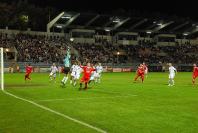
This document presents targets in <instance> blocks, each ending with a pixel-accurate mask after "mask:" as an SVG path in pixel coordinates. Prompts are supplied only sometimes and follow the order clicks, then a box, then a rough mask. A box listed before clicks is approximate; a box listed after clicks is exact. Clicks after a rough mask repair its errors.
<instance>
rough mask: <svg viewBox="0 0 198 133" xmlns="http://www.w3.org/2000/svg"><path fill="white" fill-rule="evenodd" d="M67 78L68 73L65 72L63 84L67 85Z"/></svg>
mask: <svg viewBox="0 0 198 133" xmlns="http://www.w3.org/2000/svg"><path fill="white" fill-rule="evenodd" d="M67 80H68V74H65V76H64V77H63V79H62V81H61V83H62V84H63V85H65V84H66V83H67Z"/></svg>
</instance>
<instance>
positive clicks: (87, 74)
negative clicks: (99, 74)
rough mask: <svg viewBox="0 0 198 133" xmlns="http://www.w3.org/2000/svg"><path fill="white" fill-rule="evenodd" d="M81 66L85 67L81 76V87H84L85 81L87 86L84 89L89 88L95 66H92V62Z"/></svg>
mask: <svg viewBox="0 0 198 133" xmlns="http://www.w3.org/2000/svg"><path fill="white" fill-rule="evenodd" d="M80 67H81V68H82V69H83V77H82V78H81V81H80V89H79V90H81V89H82V83H85V87H84V90H86V89H87V84H88V82H89V80H90V77H91V74H92V72H93V71H95V69H94V68H92V67H91V64H90V63H87V66H81V65H80Z"/></svg>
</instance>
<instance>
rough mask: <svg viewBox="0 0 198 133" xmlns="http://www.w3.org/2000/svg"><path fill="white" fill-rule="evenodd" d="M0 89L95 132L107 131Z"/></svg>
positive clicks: (104, 132)
mask: <svg viewBox="0 0 198 133" xmlns="http://www.w3.org/2000/svg"><path fill="white" fill-rule="evenodd" d="M2 91H3V92H4V93H5V94H7V95H9V96H12V97H14V98H16V99H20V100H22V101H25V102H28V103H30V104H32V105H35V106H37V107H39V108H41V109H43V110H46V111H49V112H51V113H54V114H56V115H58V116H61V117H63V118H66V119H69V120H71V121H73V122H75V123H78V124H80V125H83V126H85V127H88V128H91V129H93V130H95V131H97V132H100V133H107V131H105V130H103V129H100V128H98V127H95V126H92V125H90V124H88V123H86V122H83V121H80V120H77V119H75V118H72V117H70V116H68V115H65V114H62V113H60V112H57V111H55V110H52V109H50V108H48V107H45V106H43V105H40V104H38V103H36V102H33V101H30V100H27V99H24V98H21V97H19V96H16V95H14V94H12V93H9V92H7V91H5V90H2Z"/></svg>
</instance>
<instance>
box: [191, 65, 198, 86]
mask: <svg viewBox="0 0 198 133" xmlns="http://www.w3.org/2000/svg"><path fill="white" fill-rule="evenodd" d="M197 77H198V67H197V65H196V64H193V75H192V82H193V85H194V84H195V79H196V78H197Z"/></svg>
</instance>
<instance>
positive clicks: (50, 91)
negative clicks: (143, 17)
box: [0, 73, 198, 133]
mask: <svg viewBox="0 0 198 133" xmlns="http://www.w3.org/2000/svg"><path fill="white" fill-rule="evenodd" d="M134 74H135V73H106V74H103V77H102V83H101V84H96V85H94V86H93V87H92V88H90V89H89V90H87V91H78V87H72V86H71V85H69V84H68V85H67V86H66V87H65V88H62V87H60V80H61V78H62V75H61V76H60V77H58V79H57V83H50V82H49V79H48V74H35V73H33V74H32V81H31V82H29V83H24V80H23V79H24V77H23V76H24V74H5V85H6V89H5V90H6V91H7V92H9V94H13V95H12V96H10V95H8V94H5V93H4V92H2V91H0V132H1V133H35V132H36V133H94V132H111V133H128V132H132V133H176V132H179V133H195V132H197V131H198V85H196V86H192V84H191V73H178V74H177V75H176V78H175V84H176V85H175V86H173V87H168V86H167V80H168V79H167V78H168V73H149V75H148V78H147V79H146V80H145V83H144V84H142V83H140V82H138V83H133V78H134ZM68 83H69V82H68ZM14 96H15V97H14ZM19 98H22V99H19ZM24 100H27V101H24ZM40 106H41V107H40ZM42 107H44V108H42Z"/></svg>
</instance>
